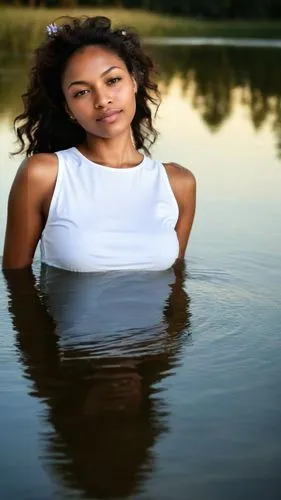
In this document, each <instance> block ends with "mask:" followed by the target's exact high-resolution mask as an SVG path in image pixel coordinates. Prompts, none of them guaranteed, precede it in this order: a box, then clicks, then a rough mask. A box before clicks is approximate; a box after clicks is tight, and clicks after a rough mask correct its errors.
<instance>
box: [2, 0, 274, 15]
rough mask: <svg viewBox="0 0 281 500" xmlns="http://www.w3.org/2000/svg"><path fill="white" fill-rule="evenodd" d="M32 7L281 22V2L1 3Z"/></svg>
mask: <svg viewBox="0 0 281 500" xmlns="http://www.w3.org/2000/svg"><path fill="white" fill-rule="evenodd" d="M2 1H4V3H5V4H6V5H7V4H8V5H12V4H17V5H28V6H30V7H39V6H46V7H70V6H79V5H80V6H82V5H85V6H91V7H103V6H105V7H110V6H111V7H125V8H140V9H146V10H150V11H153V12H159V13H165V14H174V15H184V16H188V17H193V18H194V17H195V18H198V19H201V18H202V19H276V18H279V19H280V18H281V0H2Z"/></svg>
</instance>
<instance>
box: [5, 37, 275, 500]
mask: <svg viewBox="0 0 281 500" xmlns="http://www.w3.org/2000/svg"><path fill="white" fill-rule="evenodd" d="M149 50H150V51H151V52H153V54H154V56H155V57H156V58H157V61H158V66H159V81H160V84H161V89H162V91H163V102H162V105H161V107H160V110H159V115H158V118H157V122H156V126H157V128H158V129H159V131H160V134H161V135H160V138H159V140H158V142H157V144H156V145H155V146H154V148H153V150H152V153H153V156H154V157H155V158H156V157H157V158H158V159H160V160H162V161H175V162H178V163H180V164H182V165H184V166H186V167H188V168H190V169H191V170H192V171H193V172H194V174H195V176H196V178H197V182H198V202H197V203H198V205H197V213H196V219H195V223H194V227H193V230H192V234H191V238H190V244H189V246H188V250H187V253H186V265H185V267H184V266H182V267H178V268H176V269H170V270H168V271H166V272H161V273H105V274H104V273H97V274H89V275H76V274H72V273H68V272H64V271H58V270H54V269H52V270H50V269H46V268H42V269H40V264H39V259H38V254H36V258H35V262H34V268H33V274H31V273H28V272H23V273H20V274H19V275H17V274H16V275H13V276H7V277H6V279H4V276H1V280H0V292H1V296H0V297H1V298H0V321H1V333H2V335H1V340H0V390H1V412H0V428H1V438H0V440H1V442H0V467H1V474H0V482H1V488H0V497H1V500H7V499H10V498H12V499H16V500H17V499H20V500H33V499H34V500H35V499H36V500H50V499H63V498H67V499H82V498H83V499H85V498H87V499H98V498H110V499H116V498H128V499H137V500H171V499H176V500H186V499H188V500H225V499H228V500H232V499H233V500H237V498H242V499H247V500H264V499H266V500H279V499H280V498H281V475H280V470H281V397H280V383H281V362H280V361H281V359H280V357H281V354H280V353H281V340H280V338H281V312H280V311H281V308H280V306H281V294H280V285H281V260H280V250H281V224H280V216H281V196H280V188H281V74H280V73H281V69H280V68H281V66H280V60H281V50H279V49H278V48H275V49H273V48H265V47H264V48H261V47H259V48H241V47H240V48H234V47H223V46H221V47H215V48H214V47H195V46H193V47H190V46H178V47H168V46H167V47H154V48H153V47H149ZM26 67H27V62H26V61H25V60H24V58H22V57H21V58H18V59H11V58H10V57H9V56H8V55H7V54H6V55H5V54H2V56H1V71H0V102H1V115H0V131H1V134H0V141H1V161H0V180H1V187H0V209H1V211H0V217H1V219H0V243H1V248H2V246H3V238H4V226H5V219H6V203H7V196H8V191H9V188H10V185H11V182H12V180H13V177H14V175H15V172H16V169H17V167H18V164H19V162H20V159H19V158H13V159H11V158H10V157H9V152H10V151H11V150H13V140H14V137H13V135H12V132H11V124H12V119H13V117H14V115H15V113H17V112H18V111H19V110H20V99H19V96H20V94H21V93H22V92H23V90H24V84H25V80H26Z"/></svg>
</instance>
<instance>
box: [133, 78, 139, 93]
mask: <svg viewBox="0 0 281 500" xmlns="http://www.w3.org/2000/svg"><path fill="white" fill-rule="evenodd" d="M132 82H133V89H134V93H135V94H136V93H137V91H138V84H137V81H136V79H135V77H134V76H132Z"/></svg>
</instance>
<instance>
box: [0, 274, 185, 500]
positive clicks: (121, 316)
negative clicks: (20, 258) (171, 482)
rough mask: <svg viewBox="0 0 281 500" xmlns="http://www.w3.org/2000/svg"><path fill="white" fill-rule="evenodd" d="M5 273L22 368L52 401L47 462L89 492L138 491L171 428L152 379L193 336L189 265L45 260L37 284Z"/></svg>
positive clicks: (36, 391)
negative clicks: (74, 264)
mask: <svg viewBox="0 0 281 500" xmlns="http://www.w3.org/2000/svg"><path fill="white" fill-rule="evenodd" d="M5 277H6V281H7V286H8V290H9V310H10V313H11V316H12V320H13V324H14V328H15V330H16V332H17V347H18V350H19V353H20V358H21V362H22V364H23V366H24V370H25V375H26V377H27V378H29V379H30V380H31V381H32V395H34V396H35V397H37V398H39V399H40V400H42V401H43V402H44V403H45V404H46V406H47V415H46V423H45V425H46V424H47V426H46V427H43V432H42V433H41V447H42V448H43V452H41V455H42V457H43V461H44V463H45V464H48V466H49V470H51V471H52V473H53V474H55V476H56V477H57V480H58V481H59V482H63V484H64V485H65V487H68V488H72V489H73V490H75V491H77V490H79V491H80V492H81V493H82V494H83V495H86V497H88V498H112V497H113V498H116V497H126V496H128V495H131V494H133V493H135V492H136V491H139V490H140V489H142V486H143V482H144V480H145V479H146V478H148V476H149V474H151V472H152V470H153V468H154V457H153V450H152V448H153V446H154V444H155V442H156V440H157V439H159V437H160V435H161V434H162V433H163V432H165V431H167V430H168V424H167V417H168V415H169V412H168V408H167V407H166V406H165V400H164V398H162V399H161V396H160V394H161V393H160V389H159V387H158V386H157V385H156V384H157V383H159V382H160V381H161V380H162V379H163V378H164V377H167V376H169V374H171V371H172V369H173V368H174V367H175V366H176V364H177V363H178V361H179V350H180V346H181V345H182V342H183V341H184V340H185V341H186V339H187V338H188V329H189V316H190V314H189V299H188V296H187V294H186V292H185V291H184V289H183V283H184V279H185V269H184V266H183V265H180V264H179V265H176V266H174V268H173V269H171V270H168V271H165V272H159V273H151V272H147V273H146V272H141V273H128V272H127V273H123V272H116V273H114V272H112V273H93V274H86V273H85V274H79V273H71V272H67V271H61V270H58V269H55V268H48V267H46V266H42V268H41V275H40V279H39V280H38V282H37V283H36V279H35V277H34V275H33V274H32V272H31V271H28V270H24V271H16V272H15V271H14V272H13V271H10V272H5ZM50 426H51V430H49V429H50Z"/></svg>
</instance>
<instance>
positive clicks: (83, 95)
mask: <svg viewBox="0 0 281 500" xmlns="http://www.w3.org/2000/svg"><path fill="white" fill-rule="evenodd" d="M62 89H63V93H64V96H65V100H66V109H67V112H68V113H69V114H71V115H72V116H73V117H74V118H75V120H76V121H77V122H78V123H79V124H80V125H81V127H83V129H84V130H85V131H86V132H88V133H90V134H92V135H95V136H98V137H103V138H110V137H114V136H115V135H119V134H120V133H121V132H122V131H124V130H125V129H127V128H128V127H130V124H131V122H132V120H133V118H134V115H135V112H136V100H135V91H136V90H137V86H136V81H135V79H134V78H133V77H132V76H131V75H130V73H129V72H128V70H127V67H126V65H125V63H124V62H123V61H122V59H120V58H119V57H118V56H117V55H116V54H115V53H113V52H110V51H109V50H107V49H105V48H102V47H101V46H97V45H89V46H87V47H84V48H83V49H81V50H79V51H77V52H75V53H74V54H73V55H72V57H71V58H70V59H69V61H68V64H67V66H66V69H65V72H64V74H63V78H62ZM112 111H118V113H117V114H115V115H114V116H111V118H106V119H102V117H103V115H104V113H108V112H112Z"/></svg>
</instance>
